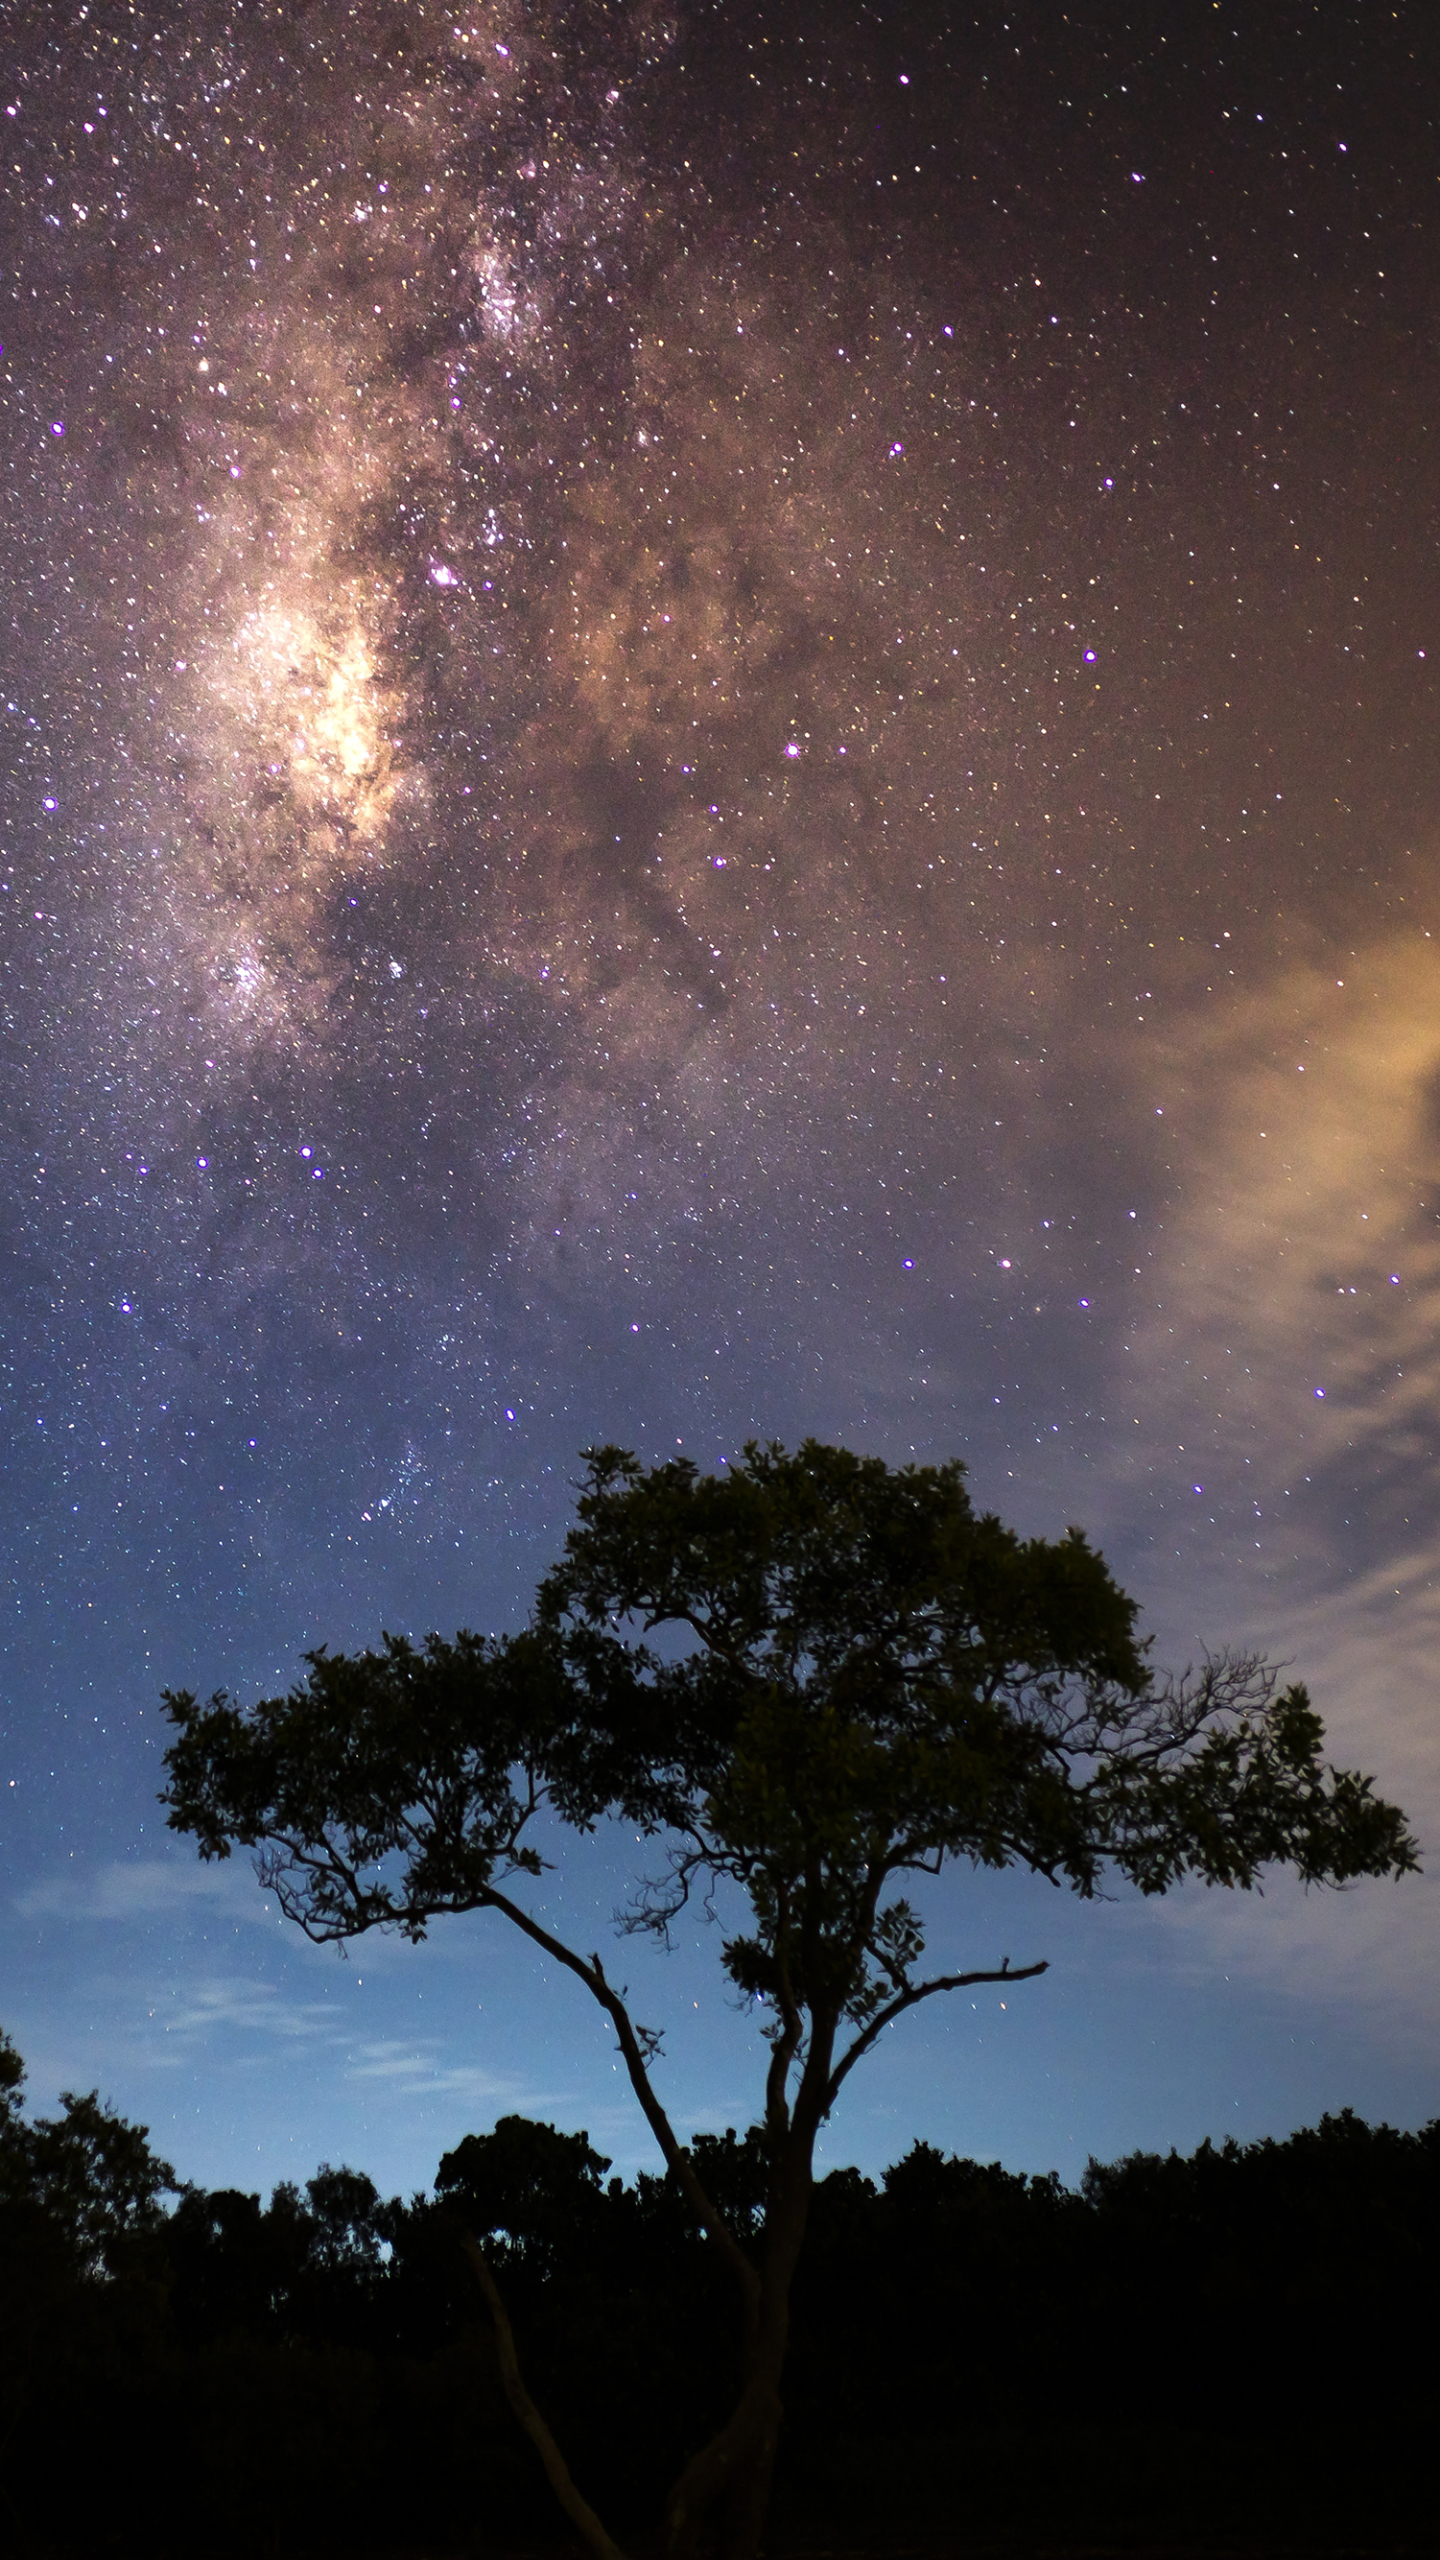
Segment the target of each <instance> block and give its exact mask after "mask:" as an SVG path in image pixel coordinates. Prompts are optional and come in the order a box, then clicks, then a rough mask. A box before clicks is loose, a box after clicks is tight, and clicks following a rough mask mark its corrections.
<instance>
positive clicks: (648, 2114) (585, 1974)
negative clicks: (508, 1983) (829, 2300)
mask: <svg viewBox="0 0 1440 2560" xmlns="http://www.w3.org/2000/svg"><path fill="white" fill-rule="evenodd" d="M487 1906H488V1907H489V1908H491V1909H493V1910H496V1911H503V1912H504V1914H505V1917H506V1919H507V1920H513V1921H514V1923H515V1926H516V1928H517V1929H521V1930H523V1931H524V1933H525V1935H526V1937H527V1938H530V1939H532V1940H533V1941H534V1943H535V1945H536V1946H537V1947H543V1948H544V1950H545V1953H546V1954H547V1955H549V1956H553V1957H554V1958H555V1961H556V1963H557V1964H563V1965H564V1966H565V1967H566V1969H567V1971H568V1972H570V1973H573V1974H574V1975H575V1977H576V1979H577V1981H580V1982H583V1983H584V1985H585V1988H586V1990H587V1991H588V1992H589V1994H590V1997H591V1998H592V2000H598V2001H599V2003H600V2006H601V2008H602V2009H603V2010H604V2011H605V2012H606V2015H607V2016H608V2017H609V2019H610V2021H611V2023H612V2025H613V2026H614V2029H615V2033H616V2035H617V2036H618V2037H619V2039H620V2051H621V2053H622V2054H623V2055H624V2057H625V2068H626V2070H627V2071H628V2072H629V2074H630V2085H631V2087H632V2089H633V2090H634V2092H635V2095H636V2097H637V2098H638V2099H639V2101H640V2105H641V2107H642V2108H643V2110H644V2114H645V2121H646V2123H647V2124H648V2125H649V2127H650V2130H651V2132H652V2133H653V2134H654V2136H655V2139H656V2141H657V2142H658V2143H659V2145H660V2149H661V2151H662V2153H663V2154H664V2158H665V2165H666V2167H667V2168H668V2169H669V2171H670V2172H671V2175H672V2176H673V2177H674V2178H675V2180H676V2182H677V2184H678V2185H679V2187H680V2189H681V2191H682V2193H683V2194H684V2195H685V2196H686V2197H687V2199H688V2201H689V2203H690V2204H691V2206H692V2207H693V2208H694V2211H695V2214H696V2216H697V2218H698V2219H699V2222H700V2225H701V2227H702V2229H703V2230H704V2232H705V2234H706V2236H707V2238H709V2239H711V2240H713V2241H714V2243H715V2245H716V2247H717V2248H718V2249H719V2250H720V2252H721V2254H722V2256H723V2257H725V2258H727V2259H728V2260H729V2263H730V2266H731V2268H732V2270H733V2272H734V2274H735V2277H736V2279H737V2281H738V2283H739V2286H740V2290H741V2293H742V2294H743V2296H744V2298H745V2308H746V2312H747V2315H748V2317H749V2318H750V2320H751V2321H752V2322H753V2321H754V2320H755V2319H756V2318H757V2316H758V2313H759V2307H760V2278H759V2276H758V2274H757V2273H756V2271H755V2269H754V2267H753V2266H752V2265H751V2263H750V2260H749V2259H748V2258H747V2256H746V2254H745V2252H744V2250H743V2249H742V2248H741V2246H740V2243H739V2241H738V2240H737V2239H736V2237H735V2234H734V2232H733V2231H732V2230H731V2229H730V2227H729V2225H728V2223H726V2222H724V2221H722V2219H721V2217H720V2215H719V2213H718V2212H717V2211H716V2209H715V2207H714V2205H713V2204H712V2203H711V2201H710V2198H709V2197H708V2196H707V2194H706V2193H705V2190H704V2188H703V2187H702V2186H701V2184H700V2180H699V2178H698V2177H697V2176H696V2174H695V2164H694V2162H693V2161H692V2159H691V2157H690V2154H689V2152H688V2151H687V2150H686V2148H685V2146H684V2144H683V2143H682V2142H681V2141H680V2140H679V2139H678V2137H677V2135H676V2132H675V2128H674V2126H673V2125H672V2124H671V2122H670V2119H669V2117H668V2116H667V2114H666V2113H665V2110H664V2108H663V2107H662V2106H661V2104H660V2101H659V2099H658V2098H657V2097H656V2095H655V2091H654V2088H653V2086H652V2084H651V2079H650V2074H649V2072H648V2071H647V2070H646V2068H645V2057H644V2054H643V2053H642V2052H641V2050H640V2040H639V2037H638V2036H637V2035H636V2033H635V2029H634V2026H633V2025H632V2023H631V2019H630V2013H629V2011H628V2009H627V2008H626V2006H625V2003H624V2001H623V2000H622V1999H621V1997H620V1994H619V1992H618V1991H616V1990H614V1989H613V1988H612V1986H611V1985H610V1983H609V1982H607V1981H606V1979H605V1968H604V1966H603V1965H602V1964H601V1962H600V1959H599V1957H598V1956H592V1957H591V1958H590V1960H589V1962H588V1964H587V1962H586V1960H585V1958H584V1957H583V1956H579V1955H577V1954H576V1953H575V1950H574V1948H573V1947H567V1946H566V1945H565V1943H564V1941H563V1939H560V1938H556V1937H552V1936H551V1933H550V1931H549V1930H548V1929H545V1928H542V1927H541V1925H540V1922H539V1921H538V1920H533V1919H532V1918H531V1916H530V1914H529V1912H528V1911H526V1910H524V1909H523V1908H522V1906H521V1905H520V1904H519V1903H518V1902H512V1901H511V1899H510V1897H509V1895H508V1894H507V1893H501V1892H500V1890H499V1888H498V1887H497V1886H495V1885H487V1886H486V1888H485V1891H484V1893H483V1895H482V1896H481V1908H482V1909H483V1908H485V1907H487Z"/></svg>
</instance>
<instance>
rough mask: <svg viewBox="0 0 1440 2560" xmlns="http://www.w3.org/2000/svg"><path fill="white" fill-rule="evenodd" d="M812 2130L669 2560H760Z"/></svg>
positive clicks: (679, 2494) (677, 2493)
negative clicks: (726, 2406) (734, 2381)
mask: <svg viewBox="0 0 1440 2560" xmlns="http://www.w3.org/2000/svg"><path fill="white" fill-rule="evenodd" d="M813 2145H814V2132H813V2129H809V2128H807V2129H806V2130H804V2131H801V2132H799V2133H797V2135H796V2136H795V2139H794V2148H793V2150H792V2154H791V2158H790V2160H789V2161H788V2162H787V2163H786V2166H785V2170H784V2172H783V2173H782V2176H781V2179H780V2181H779V2192H778V2194H777V2195H776V2197H775V2201H774V2203H773V2204H772V2206H771V2209H770V2213H769V2215H768V2216H767V2222H766V2234H765V2239H766V2247H765V2265H764V2272H763V2276H762V2280H761V2298H760V2318H759V2322H758V2325H757V2327H756V2329H755V2332H754V2334H753V2336H752V2338H751V2340H750V2344H749V2348H748V2352H747V2354H746V2358H745V2376H744V2384H743V2387H742V2389H741V2393H740V2397H739V2399H738V2401H737V2402H736V2404H735V2407H734V2408H733V2409H732V2411H731V2413H730V2416H729V2417H728V2418H727V2420H726V2422H725V2424H724V2426H723V2427H721V2428H720V2429H719V2431H718V2433H717V2434H715V2435H714V2436H712V2437H711V2439H710V2442H709V2443H708V2444H706V2445H702V2446H701V2448H700V2451H699V2452H698V2453H697V2454H695V2455H694V2456H693V2457H692V2459H691V2460H690V2461H689V2462H688V2463H687V2464H686V2466H685V2469H684V2471H683V2472H682V2473H681V2475H680V2478H679V2479H678V2480H677V2482H676V2484H675V2487H674V2488H673V2489H672V2491H671V2493H670V2496H669V2499H668V2500H667V2502H666V2510H665V2523H666V2537H667V2551H668V2555H669V2560H757V2554H758V2552H759V2549H760V2539H761V2535H762V2533H763V2531H764V2525H765V2516H766V2511H767V2509H768V2507H769V2503H770V2484H771V2481H772V2479H773V2477H774V2472H775V2456H776V2453H777V2450H778V2448H779V2442H780V2421H781V2418H782V2416H783V2414H784V2405H783V2403H782V2401H781V2398H780V2383H781V2377H782V2375H783V2373H784V2369H785V2352H786V2349H787V2347H788V2345H789V2342H790V2287H791V2284H792V2282H793V2280H794V2274H795V2267H796V2262H797V2260H798V2258H799V2256H800V2248H801V2243H802V2242H803V2240H804V2237H805V2224H806V2221H807V2218H808V2215H809V2207H810V2188H811V2179H812V2171H811V2152H812V2149H813Z"/></svg>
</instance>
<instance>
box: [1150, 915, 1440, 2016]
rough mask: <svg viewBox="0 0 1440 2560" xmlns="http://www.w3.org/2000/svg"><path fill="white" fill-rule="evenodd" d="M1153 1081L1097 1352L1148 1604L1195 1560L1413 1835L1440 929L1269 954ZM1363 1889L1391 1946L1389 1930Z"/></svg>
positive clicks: (1435, 1304) (1437, 1368)
mask: <svg viewBox="0 0 1440 2560" xmlns="http://www.w3.org/2000/svg"><path fill="white" fill-rule="evenodd" d="M1156 1089H1157V1091H1158V1092H1160V1093H1161V1094H1162V1099H1163V1109H1164V1114H1165V1119H1166V1123H1167V1127H1168V1130H1169V1133H1170V1184H1171V1189H1170V1200H1169V1205H1168V1208H1167V1210H1166V1213H1165V1219H1164V1225H1163V1229H1162V1231H1161V1236H1160V1239H1159V1250H1158V1252H1157V1254H1156V1258H1155V1262H1154V1266H1153V1269H1154V1285H1153V1290H1152V1291H1151V1292H1150V1293H1149V1294H1150V1297H1151V1304H1150V1306H1149V1308H1148V1310H1147V1312H1146V1314H1145V1316H1144V1318H1143V1320H1142V1321H1141V1322H1140V1323H1139V1324H1138V1325H1137V1326H1136V1328H1135V1329H1134V1330H1133V1331H1132V1332H1131V1334H1130V1337H1129V1340H1128V1343H1127V1344H1126V1346H1125V1348H1124V1350H1123V1352H1122V1353H1120V1354H1118V1355H1117V1358H1118V1361H1119V1362H1120V1363H1121V1364H1123V1375H1124V1377H1125V1380H1126V1384H1127V1387H1128V1391H1129V1393H1130V1396H1131V1411H1132V1412H1133V1413H1134V1414H1135V1415H1136V1416H1138V1417H1141V1418H1142V1420H1143V1423H1144V1425H1145V1429H1144V1441H1145V1450H1144V1456H1143V1457H1142V1458H1137V1459H1135V1460H1134V1461H1132V1467H1133V1468H1134V1470H1135V1471H1136V1473H1137V1474H1138V1473H1139V1472H1140V1471H1142V1470H1143V1473H1144V1477H1145V1494H1146V1509H1147V1511H1148V1513H1149V1516H1150V1518H1151V1521H1152V1523H1154V1524H1156V1525H1155V1527H1154V1548H1155V1553H1156V1562H1157V1568H1158V1572H1157V1579H1158V1580H1159V1581H1161V1582H1162V1583H1163V1582H1165V1581H1167V1580H1169V1581H1170V1582H1171V1586H1172V1589H1171V1605H1172V1613H1173V1610H1174V1609H1175V1608H1176V1607H1178V1606H1179V1605H1182V1604H1181V1602H1180V1600H1179V1595H1180V1594H1181V1593H1182V1592H1184V1591H1186V1590H1189V1591H1192V1592H1196V1593H1198V1592H1202V1591H1203V1593H1204V1594H1205V1597H1206V1603H1207V1606H1211V1607H1212V1608H1213V1600H1214V1595H1215V1590H1216V1574H1217V1568H1218V1569H1219V1571H1220V1574H1221V1576H1222V1588H1223V1595H1224V1610H1225V1621H1226V1632H1227V1633H1228V1634H1230V1635H1231V1636H1232V1637H1238V1638H1239V1640H1241V1641H1254V1642H1257V1643H1260V1644H1262V1645H1264V1646H1265V1648H1266V1649H1267V1650H1268V1651H1270V1652H1271V1653H1272V1655H1275V1656H1279V1657H1280V1658H1282V1659H1285V1660H1287V1661H1288V1662H1290V1663H1292V1664H1293V1667H1294V1673H1295V1676H1297V1677H1301V1678H1304V1679H1306V1680H1307V1681H1308V1682H1309V1684H1310V1686H1311V1688H1312V1690H1313V1692H1314V1694H1315V1696H1316V1700H1317V1703H1318V1704H1319V1705H1320V1706H1321V1708H1322V1711H1323V1713H1324V1715H1325V1718H1326V1723H1327V1727H1329V1729H1330V1731H1331V1733H1332V1737H1333V1739H1334V1740H1335V1742H1336V1744H1337V1746H1343V1748H1344V1750H1345V1753H1346V1755H1347V1756H1352V1757H1356V1758H1358V1759H1360V1760H1361V1762H1362V1763H1363V1765H1364V1766H1365V1767H1366V1768H1367V1769H1373V1770H1375V1771H1376V1772H1377V1773H1378V1775H1379V1778H1380V1782H1381V1786H1382V1789H1383V1791H1384V1792H1385V1793H1387V1794H1391V1795H1394V1796H1398V1798H1399V1800H1400V1801H1401V1802H1402V1803H1403V1804H1404V1805H1405V1808H1406V1811H1407V1813H1408V1815H1409V1816H1410V1819H1411V1822H1412V1824H1413V1826H1414V1827H1415V1829H1416V1831H1417V1833H1418V1834H1419V1836H1420V1839H1421V1843H1422V1848H1423V1846H1424V1843H1425V1840H1426V1837H1427V1836H1429V1837H1431V1838H1433V1837H1435V1836H1436V1835H1437V1833H1440V1751H1437V1747H1436V1745H1437V1718H1436V1713H1435V1694H1434V1675H1433V1664H1434V1661H1435V1658H1436V1639H1437V1637H1440V1500H1437V1496H1440V1431H1437V1425H1440V1107H1437V1097H1440V950H1437V949H1436V947H1435V946H1434V945H1433V944H1431V943H1430V942H1429V941H1428V940H1426V939H1423V938H1421V937H1420V936H1418V935H1414V934H1411V935H1407V936H1403V937H1402V936H1398V935H1397V936H1392V937H1389V938H1386V939H1384V940H1380V941H1377V942H1375V943H1374V944H1373V945H1371V946H1370V947H1369V948H1367V949H1364V950H1362V951H1359V952H1354V951H1346V952H1344V953H1343V954H1341V955H1338V956H1337V957H1336V958H1335V959H1334V960H1333V961H1332V962H1330V963H1328V964H1324V963H1312V964H1308V965H1306V966H1303V967H1293V968H1291V969H1289V970H1288V971H1286V972H1284V973H1283V974H1282V975H1279V976H1277V978H1276V979H1275V980H1274V981H1273V982H1272V984H1271V985H1270V986H1269V987H1267V988H1264V989H1262V990H1260V991H1259V992H1258V993H1256V994H1254V995H1252V996H1251V997H1249V998H1247V999H1245V1000H1244V1001H1242V1002H1241V1003H1239V1004H1238V1005H1237V1006H1236V1007H1235V1008H1234V1009H1233V1010H1232V1011H1231V1012H1230V1013H1229V1014H1228V1015H1227V1017H1226V1018H1225V1019H1224V1020H1223V1021H1220V1022H1216V1023H1210V1022H1206V1023H1202V1024H1197V1025H1192V1026H1191V1028H1190V1029H1189V1031H1188V1032H1187V1033H1185V1034H1183V1035H1182V1036H1181V1037H1179V1038H1178V1039H1177V1040H1176V1042H1175V1043H1174V1045H1173V1046H1172V1049H1171V1052H1170V1055H1169V1058H1168V1061H1167V1062H1166V1065H1165V1068H1164V1071H1163V1074H1162V1076H1161V1078H1160V1079H1159V1081H1158V1083H1157V1088H1156ZM1134 1489H1136V1488H1135V1487H1134V1486H1133V1485H1132V1490H1134ZM1166 1530H1169V1531H1170V1532H1171V1533H1172V1534H1171V1535H1170V1536H1169V1537H1168V1538H1167V1536H1166V1535H1165V1534H1164V1532H1165V1531H1166ZM1197 1530H1198V1533H1199V1536H1198V1541H1197V1537H1196V1536H1195V1535H1194V1534H1187V1533H1195V1532H1197ZM1167 1553H1168V1555H1169V1556H1170V1558H1171V1563H1170V1565H1169V1567H1168V1568H1167V1567H1166V1565H1165V1561H1164V1559H1165V1557H1166V1555H1167ZM1422 1893H1423V1894H1426V1895H1428V1888H1421V1887H1407V1888H1406V1904H1407V1908H1408V1906H1409V1904H1410V1902H1411V1901H1412V1899H1414V1898H1416V1897H1419V1896H1421V1895H1422ZM1382 1900H1383V1898H1382ZM1381 1907H1382V1905H1381V1903H1380V1902H1377V1904H1376V1908H1377V1910H1378V1909H1380V1908H1381ZM1417 1907H1418V1905H1417ZM1383 1908H1384V1910H1385V1911H1386V1912H1387V1913H1390V1914H1391V1920H1390V1922H1389V1923H1387V1924H1386V1925H1385V1927H1381V1928H1380V1939H1382V1940H1383V1939H1385V1937H1386V1931H1387V1929H1388V1931H1389V1947H1388V1953H1387V1954H1386V1955H1385V1957H1384V1959H1383V1960H1384V1962H1385V1965H1386V1967H1387V1970H1390V1969H1393V1966H1394V1964H1396V1963H1400V1962H1402V1961H1403V1962H1409V1959H1408V1958H1403V1957H1402V1940H1413V1934H1414V1933H1413V1929H1412V1928H1411V1927H1410V1925H1409V1923H1408V1922H1407V1923H1406V1924H1405V1926H1404V1928H1403V1929H1402V1930H1401V1932H1400V1933H1399V1935H1398V1936H1397V1935H1396V1934H1395V1930H1394V1926H1393V1923H1394V1919H1395V1917H1396V1916H1398V1915H1397V1914H1396V1912H1395V1906H1394V1905H1393V1904H1392V1903H1391V1902H1389V1901H1388V1900H1383ZM1190 1925H1192V1924H1191V1923H1190V1922H1189V1921H1188V1919H1185V1918H1184V1917H1183V1916H1182V1918H1181V1919H1180V1920H1179V1921H1178V1922H1177V1926H1179V1927H1181V1928H1185V1927H1188V1926H1190ZM1214 1925H1216V1923H1215V1922H1214V1920H1213V1917H1212V1920H1210V1921H1207V1922H1206V1923H1205V1926H1206V1928H1207V1930H1208V1929H1210V1928H1212V1927H1213V1926H1214ZM1227 1925H1228V1926H1230V1927H1232V1928H1234V1929H1240V1930H1242V1931H1243V1930H1244V1929H1245V1928H1246V1926H1247V1924H1246V1922H1245V1921H1244V1920H1243V1918H1242V1917H1241V1916H1240V1915H1238V1914H1237V1915H1236V1917H1235V1918H1234V1919H1233V1920H1232V1921H1230V1922H1229V1923H1227ZM1319 1925H1320V1924H1319V1923H1315V1922H1307V1923H1306V1924H1305V1926H1304V1927H1303V1928H1301V1927H1300V1926H1299V1925H1298V1924H1297V1927H1296V1929H1295V1931H1293V1932H1292V1933H1291V1934H1292V1937H1293V1940H1294V1946H1295V1950H1296V1953H1295V1958H1294V1961H1295V1963H1296V1964H1297V1965H1303V1963H1304V1962H1308V1961H1310V1958H1307V1957H1304V1956H1303V1955H1302V1953H1301V1950H1302V1949H1303V1948H1304V1947H1307V1946H1309V1947H1311V1950H1312V1955H1313V1960H1314V1961H1315V1963H1317V1964H1318V1963H1319V1962H1320V1954H1319V1945H1318V1941H1316V1940H1315V1930H1316V1928H1317V1927H1318V1926H1319ZM1378 1925H1379V1924H1377V1926H1378ZM1362 1938H1363V1939H1364V1943H1365V1946H1366V1948H1367V1949H1368V1950H1369V1952H1368V1953H1367V1956H1366V1962H1367V1963H1369V1962H1370V1961H1372V1959H1373V1960H1375V1961H1380V1960H1381V1959H1380V1958H1379V1957H1378V1955H1377V1954H1376V1950H1375V1948H1372V1947H1371V1946H1370V1940H1369V1937H1368V1936H1366V1934H1365V1933H1364V1932H1363V1931H1362V1932H1361V1933H1360V1936H1359V1937H1357V1938H1356V1939H1355V1941H1354V1943H1355V1945H1356V1946H1357V1947H1358V1946H1359V1945H1360V1944H1361V1939H1362ZM1378 1943H1379V1942H1378V1941H1377V1944H1378ZM1413 1952H1414V1950H1413V1945H1412V1948H1411V1955H1412V1956H1413ZM1287 1961H1288V1959H1287ZM1326 1961H1327V1962H1328V1961H1330V1959H1328V1958H1327V1959H1326Z"/></svg>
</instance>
